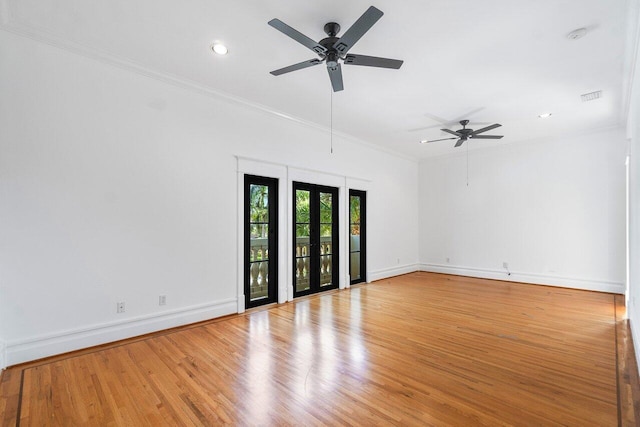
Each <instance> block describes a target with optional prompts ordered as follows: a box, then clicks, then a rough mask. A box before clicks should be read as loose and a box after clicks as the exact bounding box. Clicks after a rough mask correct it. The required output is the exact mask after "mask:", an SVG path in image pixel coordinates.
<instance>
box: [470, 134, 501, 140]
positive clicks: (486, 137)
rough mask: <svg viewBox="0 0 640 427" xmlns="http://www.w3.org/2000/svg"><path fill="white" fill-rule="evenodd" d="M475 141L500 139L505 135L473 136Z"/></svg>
mask: <svg viewBox="0 0 640 427" xmlns="http://www.w3.org/2000/svg"><path fill="white" fill-rule="evenodd" d="M471 137H472V138H473V139H500V138H503V137H504V135H471Z"/></svg>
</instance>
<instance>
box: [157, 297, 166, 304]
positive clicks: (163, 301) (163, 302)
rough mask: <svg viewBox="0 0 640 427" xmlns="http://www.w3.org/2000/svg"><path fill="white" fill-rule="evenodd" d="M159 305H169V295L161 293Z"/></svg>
mask: <svg viewBox="0 0 640 427" xmlns="http://www.w3.org/2000/svg"><path fill="white" fill-rule="evenodd" d="M158 305H167V296H166V295H160V296H159V297H158Z"/></svg>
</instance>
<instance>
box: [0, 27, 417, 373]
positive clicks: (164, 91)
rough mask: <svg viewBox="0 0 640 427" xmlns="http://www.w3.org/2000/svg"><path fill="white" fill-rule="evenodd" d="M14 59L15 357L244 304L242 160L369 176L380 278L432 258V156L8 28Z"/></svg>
mask: <svg viewBox="0 0 640 427" xmlns="http://www.w3.org/2000/svg"><path fill="white" fill-rule="evenodd" d="M0 57H1V58H2V61H0V93H1V94H2V96H0V129H1V132H2V134H1V137H2V138H1V140H0V153H1V155H0V201H1V202H0V219H1V220H0V242H1V244H0V297H1V298H0V339H1V340H4V341H6V343H7V359H6V360H5V362H4V363H6V364H9V365H11V364H15V363H19V362H22V361H25V360H31V359H35V358H39V357H44V356H47V355H50V354H55V353H60V352H63V351H69V350H73V349H77V348H80V347H85V346H89V345H94V344H97V343H101V342H106V341H112V340H116V339H120V338H125V337H128V336H133V335H137V334H140V333H144V332H149V331H153V330H158V329H161V328H166V327H171V326H174V325H180V324H184V323H188V322H193V321H197V320H201V319H206V318H211V317H215V316H219V315H223V314H227V313H233V312H236V311H237V309H238V304H237V297H238V288H237V279H238V277H237V276H238V273H237V271H236V265H237V261H238V260H237V256H238V251H237V249H238V236H237V221H238V219H239V218H240V215H239V213H238V200H237V187H236V186H237V178H236V175H237V158H236V156H242V157H247V158H252V159H258V160H260V161H267V162H269V161H270V162H278V163H280V164H285V165H288V166H290V167H295V168H299V169H312V170H314V171H319V172H322V173H330V174H336V175H342V176H345V177H353V178H360V179H362V180H364V181H367V182H369V185H370V198H369V233H370V234H369V236H370V239H369V251H370V258H369V259H370V261H369V262H370V267H371V268H370V271H371V276H372V278H378V277H384V276H385V275H391V274H394V273H396V272H403V271H410V270H413V269H416V268H417V267H416V264H417V248H418V241H417V237H416V235H415V232H414V231H415V230H416V229H417V226H418V224H417V213H416V212H417V210H418V208H417V206H418V205H417V201H416V195H417V176H418V165H417V163H415V162H413V161H410V160H406V159H402V158H399V157H393V156H390V155H388V154H386V153H383V152H380V151H377V150H373V149H370V148H368V147H367V146H365V145H362V144H359V143H356V142H353V141H348V140H345V139H341V138H337V137H334V153H333V154H331V153H329V135H328V133H327V132H326V131H325V130H321V129H317V128H313V127H310V126H306V125H304V124H300V123H296V122H293V121H290V120H287V119H284V118H281V117H278V116H275V115H273V114H271V113H267V112H264V111H262V110H260V109H256V108H253V107H249V106H246V105H243V104H240V103H237V102H233V101H229V100H226V99H224V98H221V97H218V96H214V95H211V94H206V93H199V92H197V91H195V90H188V89H184V88H182V87H180V86H179V85H172V84H167V83H163V82H161V81H159V80H157V79H154V78H149V77H145V76H142V75H140V74H136V73H133V72H131V71H128V70H125V69H122V68H118V67H115V66H111V65H108V64H104V63H101V62H98V61H95V60H92V59H89V58H85V57H82V56H78V55H76V54H74V53H70V52H68V51H65V50H61V49H58V48H55V47H52V46H49V45H44V44H41V43H38V42H34V41H32V40H29V39H26V38H22V37H19V36H15V35H12V34H9V33H6V32H2V31H0ZM212 72H215V71H212ZM320 108H325V106H319V109H320ZM322 111H324V110H322ZM381 206H384V208H381ZM388 206H393V207H394V208H393V209H388V208H387V207H388ZM405 212H408V213H405ZM160 294H164V295H167V305H166V306H163V307H160V306H158V296H159V295H160ZM118 301H126V312H125V313H123V314H116V302H118Z"/></svg>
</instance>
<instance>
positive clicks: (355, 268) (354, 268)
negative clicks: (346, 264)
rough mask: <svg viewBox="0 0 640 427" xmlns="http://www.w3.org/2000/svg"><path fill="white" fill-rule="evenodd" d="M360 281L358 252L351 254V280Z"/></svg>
mask: <svg viewBox="0 0 640 427" xmlns="http://www.w3.org/2000/svg"><path fill="white" fill-rule="evenodd" d="M357 279H360V252H352V253H351V280H357Z"/></svg>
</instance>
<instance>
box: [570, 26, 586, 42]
mask: <svg viewBox="0 0 640 427" xmlns="http://www.w3.org/2000/svg"><path fill="white" fill-rule="evenodd" d="M586 35H587V29H586V28H578V29H577V30H573V31H571V32H570V33H569V34H567V38H568V39H569V40H578V39H581V38H583V37H584V36H586Z"/></svg>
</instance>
